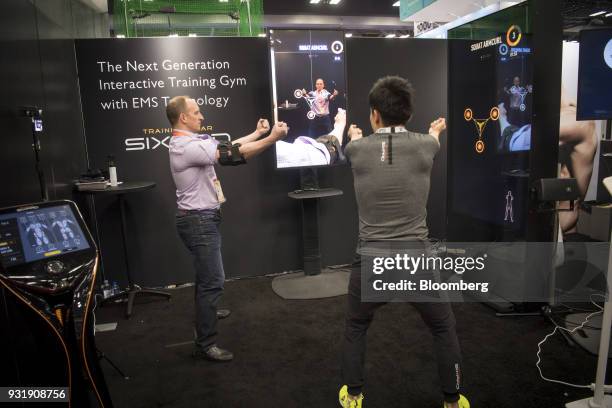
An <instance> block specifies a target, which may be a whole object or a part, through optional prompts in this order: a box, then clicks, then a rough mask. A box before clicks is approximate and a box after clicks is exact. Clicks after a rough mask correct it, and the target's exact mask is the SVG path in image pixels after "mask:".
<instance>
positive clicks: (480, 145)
mask: <svg viewBox="0 0 612 408" xmlns="http://www.w3.org/2000/svg"><path fill="white" fill-rule="evenodd" d="M475 148H476V153H479V154H480V153H482V152H484V149H485V144H484V142H483V141H482V140H479V141H477V142H476V146H475Z"/></svg>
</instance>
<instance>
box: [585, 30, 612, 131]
mask: <svg viewBox="0 0 612 408" xmlns="http://www.w3.org/2000/svg"><path fill="white" fill-rule="evenodd" d="M578 75H579V79H578V81H579V82H578V106H577V112H576V116H577V119H578V120H589V119H593V120H598V119H602V120H603V119H612V29H610V28H607V29H599V30H582V31H581V32H580V62H579V74H578Z"/></svg>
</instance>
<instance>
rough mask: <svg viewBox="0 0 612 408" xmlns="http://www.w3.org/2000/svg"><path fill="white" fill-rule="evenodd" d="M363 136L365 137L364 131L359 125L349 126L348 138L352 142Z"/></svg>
mask: <svg viewBox="0 0 612 408" xmlns="http://www.w3.org/2000/svg"><path fill="white" fill-rule="evenodd" d="M362 137H363V132H362V131H361V129H359V128H358V127H357V125H351V126H350V127H349V130H348V138H349V140H350V141H351V142H352V141H355V140H359V139H361V138H362Z"/></svg>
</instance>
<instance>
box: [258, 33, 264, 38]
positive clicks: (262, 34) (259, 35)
mask: <svg viewBox="0 0 612 408" xmlns="http://www.w3.org/2000/svg"><path fill="white" fill-rule="evenodd" d="M257 36H258V37H262V38H263V37H266V33H261V34H258V35H257Z"/></svg>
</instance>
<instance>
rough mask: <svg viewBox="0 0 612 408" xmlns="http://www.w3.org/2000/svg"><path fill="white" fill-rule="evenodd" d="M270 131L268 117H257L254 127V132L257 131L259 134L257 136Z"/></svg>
mask: <svg viewBox="0 0 612 408" xmlns="http://www.w3.org/2000/svg"><path fill="white" fill-rule="evenodd" d="M269 131H270V122H268V119H259V121H257V128H256V129H255V132H257V133H258V134H259V136H260V137H261V136H263V135H265V134H266V133H268V132H269Z"/></svg>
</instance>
